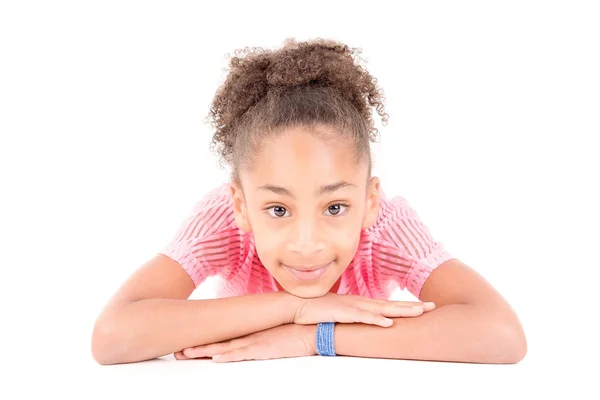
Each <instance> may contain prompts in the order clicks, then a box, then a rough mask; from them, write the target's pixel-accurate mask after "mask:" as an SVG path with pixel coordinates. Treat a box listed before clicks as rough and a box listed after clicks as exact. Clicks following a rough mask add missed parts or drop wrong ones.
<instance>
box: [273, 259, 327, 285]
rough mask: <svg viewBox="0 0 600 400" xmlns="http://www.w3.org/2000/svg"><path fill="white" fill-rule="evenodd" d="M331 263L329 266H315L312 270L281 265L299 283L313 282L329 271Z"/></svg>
mask: <svg viewBox="0 0 600 400" xmlns="http://www.w3.org/2000/svg"><path fill="white" fill-rule="evenodd" d="M331 264H332V263H331V262H330V263H329V264H326V265H323V266H320V267H319V266H316V267H312V268H310V269H309V268H302V267H300V266H294V267H288V266H287V265H285V264H282V265H283V266H284V267H285V269H287V270H288V271H289V273H290V275H292V276H293V277H294V278H296V279H299V280H301V281H313V280H316V279H319V278H321V277H322V276H323V275H325V273H326V272H327V271H328V270H329V267H330V266H331ZM301 268H302V269H301Z"/></svg>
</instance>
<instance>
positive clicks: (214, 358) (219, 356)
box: [212, 354, 221, 361]
mask: <svg viewBox="0 0 600 400" xmlns="http://www.w3.org/2000/svg"><path fill="white" fill-rule="evenodd" d="M219 358H221V355H220V354H215V355H214V356H213V357H212V359H213V360H215V361H217V360H219Z"/></svg>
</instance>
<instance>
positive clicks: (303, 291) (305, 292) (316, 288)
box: [281, 284, 331, 299]
mask: <svg viewBox="0 0 600 400" xmlns="http://www.w3.org/2000/svg"><path fill="white" fill-rule="evenodd" d="M286 286H288V285H286ZM286 286H284V285H281V287H282V288H283V289H284V290H285V291H286V292H288V293H289V294H291V295H294V296H296V297H300V298H303V299H314V298H316V297H322V296H325V295H326V294H327V293H329V290H330V289H331V288H330V287H327V286H323V285H322V284H321V285H303V286H293V287H291V288H289V289H288V288H287V287H286Z"/></svg>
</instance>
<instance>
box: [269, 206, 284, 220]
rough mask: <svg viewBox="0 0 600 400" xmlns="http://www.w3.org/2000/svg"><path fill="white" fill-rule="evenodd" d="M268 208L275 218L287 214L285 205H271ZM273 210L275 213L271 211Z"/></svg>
mask: <svg viewBox="0 0 600 400" xmlns="http://www.w3.org/2000/svg"><path fill="white" fill-rule="evenodd" d="M267 210H268V211H269V215H271V216H272V217H273V218H283V217H285V216H286V215H285V213H286V212H287V210H286V209H285V207H281V206H273V207H269V208H268V209H267ZM271 210H273V213H271ZM273 214H274V215H273ZM288 216H289V215H288Z"/></svg>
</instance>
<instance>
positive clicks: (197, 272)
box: [159, 185, 240, 287]
mask: <svg viewBox="0 0 600 400" xmlns="http://www.w3.org/2000/svg"><path fill="white" fill-rule="evenodd" d="M234 221H235V219H234V216H233V208H232V205H231V202H230V198H229V195H228V185H223V186H220V187H218V188H216V189H213V190H211V191H210V192H209V193H208V194H207V195H206V196H205V197H204V198H203V199H202V200H201V201H199V202H198V203H196V204H195V205H194V206H193V207H192V210H191V212H190V213H189V214H188V216H187V217H186V218H185V219H184V220H183V222H182V223H181V224H180V226H179V228H178V229H177V231H176V233H175V235H174V237H173V238H172V239H171V240H170V242H169V243H168V244H167V245H166V246H165V247H164V248H163V249H162V250H161V251H160V252H159V253H160V254H164V255H165V256H167V257H169V258H171V259H172V260H174V261H176V262H177V263H179V264H180V265H181V266H182V267H183V269H184V270H185V271H186V272H187V273H188V275H189V276H190V278H192V280H193V282H194V285H195V286H196V287H198V285H200V284H201V283H202V282H204V281H205V280H206V279H207V278H208V277H211V276H214V275H217V274H218V273H219V272H222V271H221V270H222V269H223V268H225V267H226V266H228V264H229V262H230V261H231V260H230V257H229V253H230V252H229V251H228V250H229V249H231V248H235V247H236V246H237V248H238V249H239V246H240V243H239V237H240V236H239V235H235V234H233V235H232V234H231V231H232V230H233V227H232V222H234ZM237 252H238V253H239V250H238V251H237ZM233 253H234V254H235V251H234V252H233Z"/></svg>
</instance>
